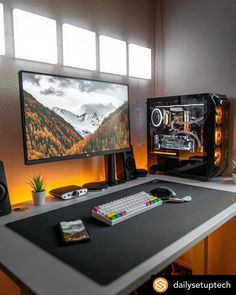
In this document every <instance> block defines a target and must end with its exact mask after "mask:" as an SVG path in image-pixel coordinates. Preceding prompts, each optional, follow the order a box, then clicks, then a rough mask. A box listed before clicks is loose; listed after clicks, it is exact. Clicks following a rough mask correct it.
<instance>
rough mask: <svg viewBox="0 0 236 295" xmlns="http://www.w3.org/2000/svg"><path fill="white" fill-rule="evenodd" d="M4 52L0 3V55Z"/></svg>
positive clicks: (0, 4) (1, 7)
mask: <svg viewBox="0 0 236 295" xmlns="http://www.w3.org/2000/svg"><path fill="white" fill-rule="evenodd" d="M4 54H5V38H4V17H3V5H2V3H0V55H4Z"/></svg>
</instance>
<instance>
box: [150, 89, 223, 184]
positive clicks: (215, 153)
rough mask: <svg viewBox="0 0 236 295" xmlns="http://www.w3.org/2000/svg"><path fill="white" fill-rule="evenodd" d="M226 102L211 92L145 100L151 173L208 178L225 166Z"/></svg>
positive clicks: (217, 174)
mask: <svg viewBox="0 0 236 295" xmlns="http://www.w3.org/2000/svg"><path fill="white" fill-rule="evenodd" d="M228 124H229V101H228V99H227V98H226V96H225V95H218V94H213V93H203V94H193V95H179V96H169V97H156V98H148V99H147V129H148V130H147V141H148V142H147V145H148V168H149V172H150V173H164V174H170V175H175V176H182V177H191V178H197V179H199V180H207V179H208V178H210V177H215V176H219V175H221V174H222V173H223V172H224V171H225V170H226V168H227V166H228V139H229V126H228Z"/></svg>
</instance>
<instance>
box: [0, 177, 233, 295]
mask: <svg viewBox="0 0 236 295" xmlns="http://www.w3.org/2000/svg"><path fill="white" fill-rule="evenodd" d="M154 179H161V180H167V181H172V182H178V183H184V184H191V185H196V186H200V187H207V188H213V189H218V190H226V191H233V192H236V186H235V185H233V184H232V183H231V181H230V180H229V179H219V178H218V179H217V180H215V179H214V180H211V181H210V182H199V181H194V180H189V179H181V178H175V177H170V176H160V175H158V176H157V175H152V176H148V177H145V178H139V179H137V180H133V181H130V182H126V183H124V184H122V185H119V186H117V187H111V188H109V189H108V190H106V191H105V192H103V193H102V194H108V193H112V192H115V191H116V190H118V189H124V188H129V187H132V186H135V185H138V184H141V183H145V182H148V181H151V180H154ZM98 196H101V192H96V193H88V194H87V195H86V196H84V197H82V198H80V199H74V200H71V201H64V202H63V201H60V200H51V201H50V202H48V203H47V204H46V206H44V207H33V206H32V207H31V208H30V209H29V210H27V211H24V212H18V213H12V214H10V215H8V216H4V217H1V218H0V236H1V243H0V266H1V268H2V269H3V270H5V271H6V272H7V273H8V274H10V276H11V277H12V278H13V279H14V280H15V281H16V282H17V283H18V284H19V285H20V287H21V288H22V290H23V292H22V293H24V294H28V293H29V294H30V293H31V292H30V290H32V291H33V292H34V293H37V294H42V295H54V294H55V295H60V294H62V295H65V294H68V291H69V293H70V295H73V294H76V295H78V294H82V295H84V294H86V295H90V294H96V295H112V294H127V293H128V292H130V291H132V290H134V289H135V288H137V287H138V286H140V285H141V284H142V283H144V282H145V281H146V280H148V279H149V278H150V276H151V275H152V274H154V273H157V272H159V271H161V270H162V269H163V268H165V267H166V266H167V265H168V264H170V263H171V262H173V261H174V260H175V259H176V258H178V257H179V256H180V255H182V254H183V253H184V252H186V251H187V250H188V249H190V248H191V247H192V246H194V245H196V244H197V243H198V242H199V241H201V240H203V239H205V238H206V237H207V236H208V235H209V234H210V233H212V232H213V231H214V230H216V229H217V228H218V227H220V226H221V225H222V224H224V223H225V222H227V221H228V220H229V219H231V218H232V217H234V216H235V215H236V196H235V204H233V205H231V206H229V207H228V208H226V209H225V210H224V211H222V212H220V213H219V214H217V215H216V216H214V217H213V218H211V219H209V220H208V221H207V222H205V223H204V224H202V225H201V226H199V227H197V228H195V229H194V230H193V231H191V232H190V233H188V234H187V235H185V236H183V237H182V238H181V239H179V240H177V241H175V242H174V243H173V244H171V245H169V246H168V247H166V248H165V249H164V250H163V251H161V252H159V253H157V254H156V255H154V256H152V257H151V258H150V259H148V260H146V261H145V262H144V263H142V264H140V265H138V266H137V267H136V268H134V269H132V270H131V271H130V272H128V273H126V274H124V275H123V276H121V277H119V278H118V279H117V280H115V281H113V282H112V283H111V284H109V285H105V286H102V285H99V284H97V283H96V282H95V281H93V280H91V279H89V278H88V277H86V276H84V275H83V274H81V273H79V272H78V271H75V270H74V269H73V268H71V267H70V266H68V265H67V264H65V263H63V262H62V261H60V260H58V259H56V258H55V257H53V256H52V255H50V254H48V253H47V252H45V251H44V250H42V249H41V248H39V247H37V246H36V245H34V244H32V243H31V242H29V241H28V240H26V239H24V238H23V237H21V236H20V235H18V234H16V233H15V232H13V231H12V230H10V229H9V228H7V227H5V226H4V225H5V224H6V223H9V222H13V221H17V220H20V219H23V218H26V217H29V216H33V215H37V214H40V213H43V212H47V211H51V210H55V209H58V208H61V207H64V206H68V205H71V204H74V203H78V202H83V201H85V200H88V199H91V198H96V197H98ZM29 204H31V202H29ZM201 251H202V250H201Z"/></svg>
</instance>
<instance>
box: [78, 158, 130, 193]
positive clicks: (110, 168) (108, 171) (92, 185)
mask: <svg viewBox="0 0 236 295" xmlns="http://www.w3.org/2000/svg"><path fill="white" fill-rule="evenodd" d="M104 161H105V177H106V178H105V179H106V180H105V181H99V182H89V183H85V184H84V185H83V187H86V188H87V189H88V190H89V191H95V190H104V189H106V188H108V186H114V185H118V184H121V183H124V182H125V181H121V180H117V179H116V177H115V154H109V155H105V156H104Z"/></svg>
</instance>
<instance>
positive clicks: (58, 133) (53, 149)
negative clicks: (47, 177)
mask: <svg viewBox="0 0 236 295" xmlns="http://www.w3.org/2000/svg"><path fill="white" fill-rule="evenodd" d="M19 80H20V94H21V110H22V126H23V137H24V151H25V162H26V164H34V163H41V162H49V161H56V160H63V159H71V158H77V157H88V156H93V155H99V154H109V153H114V152H120V151H124V150H126V149H129V147H130V134H129V104H128V85H125V84H118V83H111V82H102V81H95V80H88V79H87V80H86V79H79V78H72V77H65V76H58V75H48V74H41V73H32V72H27V71H20V72H19Z"/></svg>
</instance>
